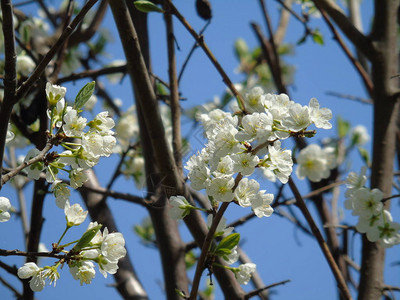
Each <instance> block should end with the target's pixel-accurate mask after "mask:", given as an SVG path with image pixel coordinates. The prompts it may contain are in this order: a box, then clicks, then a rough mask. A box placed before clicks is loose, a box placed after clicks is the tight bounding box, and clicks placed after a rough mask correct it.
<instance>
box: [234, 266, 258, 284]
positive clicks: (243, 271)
mask: <svg viewBox="0 0 400 300" xmlns="http://www.w3.org/2000/svg"><path fill="white" fill-rule="evenodd" d="M255 271H256V265H255V264H253V263H246V264H242V265H240V266H239V267H238V268H237V271H236V272H235V276H236V279H237V281H238V282H239V283H240V284H248V283H249V281H250V278H251V274H252V273H254V272H255Z"/></svg>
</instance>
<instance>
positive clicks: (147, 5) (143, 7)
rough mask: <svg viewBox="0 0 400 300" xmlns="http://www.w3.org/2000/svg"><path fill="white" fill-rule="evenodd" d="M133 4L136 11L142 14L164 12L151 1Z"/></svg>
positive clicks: (140, 0) (141, 0) (140, 1)
mask: <svg viewBox="0 0 400 300" xmlns="http://www.w3.org/2000/svg"><path fill="white" fill-rule="evenodd" d="M133 4H135V7H136V9H137V10H140V11H141V12H144V13H149V12H159V13H163V12H164V10H162V9H161V8H159V7H158V6H157V5H155V4H154V3H153V2H151V1H145V0H139V1H135V2H134V3H133Z"/></svg>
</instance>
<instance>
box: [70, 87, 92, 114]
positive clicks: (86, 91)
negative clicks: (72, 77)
mask: <svg viewBox="0 0 400 300" xmlns="http://www.w3.org/2000/svg"><path fill="white" fill-rule="evenodd" d="M95 86H96V82H94V81H92V82H89V83H87V84H85V86H84V87H83V88H81V90H80V91H79V93H78V95H76V98H75V103H74V108H75V109H76V110H79V109H81V108H82V107H83V106H84V105H85V104H86V102H88V100H89V98H90V97H91V96H92V95H93V92H94V87H95Z"/></svg>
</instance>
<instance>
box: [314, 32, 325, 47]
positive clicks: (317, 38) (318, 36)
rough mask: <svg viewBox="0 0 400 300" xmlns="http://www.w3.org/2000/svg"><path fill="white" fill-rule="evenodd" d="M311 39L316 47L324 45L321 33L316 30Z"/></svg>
mask: <svg viewBox="0 0 400 300" xmlns="http://www.w3.org/2000/svg"><path fill="white" fill-rule="evenodd" d="M312 39H313V41H314V42H315V43H316V44H318V45H323V44H324V37H323V35H322V33H321V32H320V31H319V30H318V29H315V30H314V31H313V33H312Z"/></svg>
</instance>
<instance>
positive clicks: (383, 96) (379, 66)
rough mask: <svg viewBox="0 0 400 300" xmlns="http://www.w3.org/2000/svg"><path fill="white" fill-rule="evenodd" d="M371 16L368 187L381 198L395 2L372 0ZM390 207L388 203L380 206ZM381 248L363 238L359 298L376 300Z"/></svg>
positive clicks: (394, 99)
mask: <svg viewBox="0 0 400 300" xmlns="http://www.w3.org/2000/svg"><path fill="white" fill-rule="evenodd" d="M374 5H375V15H374V16H373V20H374V22H373V26H372V31H371V35H370V37H371V39H372V40H373V41H374V45H375V48H376V49H375V52H376V53H375V55H374V57H373V59H371V74H372V77H371V78H372V81H373V83H374V93H373V95H372V98H373V100H374V110H373V111H374V114H373V124H374V132H373V137H374V139H373V154H372V167H371V186H370V187H371V188H378V189H380V190H381V191H382V192H383V195H384V197H389V196H390V195H391V193H392V189H393V187H392V182H393V163H394V160H395V153H396V132H397V120H398V113H399V109H400V107H399V96H398V94H396V91H397V89H398V84H399V80H398V79H397V80H393V79H390V77H391V76H392V75H393V74H397V73H398V66H399V58H398V52H399V48H398V45H397V43H398V39H397V29H398V23H397V11H398V8H399V1H377V0H376V1H374ZM384 208H385V209H388V210H389V208H390V201H386V202H385V203H384ZM384 262H385V249H384V248H383V247H382V246H381V245H379V243H371V242H370V241H368V239H367V238H366V237H365V236H363V247H362V258H361V272H360V283H359V295H358V297H359V299H380V297H381V288H382V286H383V284H384V280H383V272H384Z"/></svg>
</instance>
